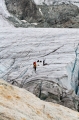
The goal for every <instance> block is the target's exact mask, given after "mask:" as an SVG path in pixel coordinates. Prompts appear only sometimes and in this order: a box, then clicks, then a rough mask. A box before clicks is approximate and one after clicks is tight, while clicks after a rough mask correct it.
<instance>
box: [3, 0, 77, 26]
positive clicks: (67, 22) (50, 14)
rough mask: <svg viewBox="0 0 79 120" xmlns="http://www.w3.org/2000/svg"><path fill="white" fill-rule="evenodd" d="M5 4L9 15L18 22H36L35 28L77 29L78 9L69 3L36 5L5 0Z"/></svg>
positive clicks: (30, 2)
mask: <svg viewBox="0 0 79 120" xmlns="http://www.w3.org/2000/svg"><path fill="white" fill-rule="evenodd" d="M5 3H6V6H7V9H8V11H9V12H10V13H12V14H13V15H14V16H16V17H17V18H19V19H20V20H26V21H28V22H29V23H35V22H36V23H37V25H34V26H35V27H57V28H59V27H64V28H66V27H70V28H71V27H73V28H75V27H79V19H78V16H79V8H78V7H77V6H76V5H73V4H71V3H65V2H62V3H61V4H54V3H53V4H52V5H46V4H42V5H36V4H35V3H34V1H32V0H17V1H16V0H5ZM56 3H57V1H56ZM22 26H23V25H22ZM23 27H24V26H23ZM25 27H27V26H25Z"/></svg>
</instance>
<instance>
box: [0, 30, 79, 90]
mask: <svg viewBox="0 0 79 120" xmlns="http://www.w3.org/2000/svg"><path fill="white" fill-rule="evenodd" d="M78 42H79V30H78V29H53V28H52V29H47V28H46V29H45V28H42V29H41V28H39V29H34V28H28V29H24V28H18V29H17V28H12V29H8V28H5V29H0V66H2V67H1V68H0V71H2V73H0V77H1V78H4V79H5V80H9V79H16V80H17V78H18V79H21V80H26V82H27V81H32V80H36V79H43V80H44V79H45V80H48V81H57V80H58V81H61V82H62V84H63V86H64V87H67V88H68V89H71V82H72V83H73V81H71V76H72V70H73V67H74V63H75V59H76V53H75V49H76V47H77V45H78ZM44 59H45V62H46V63H47V65H46V66H43V60H44ZM38 60H39V61H40V62H37V61H38ZM34 61H36V62H37V70H36V73H35V71H34V69H33V62H34ZM41 61H42V62H41ZM75 68H76V67H75ZM76 71H77V73H76ZM73 72H75V76H77V79H78V67H77V69H75V70H74V71H73ZM73 74H74V73H73ZM74 80H75V78H74ZM74 84H75V83H74ZM74 89H75V88H74Z"/></svg>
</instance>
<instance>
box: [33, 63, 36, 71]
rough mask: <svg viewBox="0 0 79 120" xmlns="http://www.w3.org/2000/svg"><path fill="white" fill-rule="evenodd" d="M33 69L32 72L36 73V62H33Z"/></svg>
mask: <svg viewBox="0 0 79 120" xmlns="http://www.w3.org/2000/svg"><path fill="white" fill-rule="evenodd" d="M33 68H34V70H35V72H36V62H33Z"/></svg>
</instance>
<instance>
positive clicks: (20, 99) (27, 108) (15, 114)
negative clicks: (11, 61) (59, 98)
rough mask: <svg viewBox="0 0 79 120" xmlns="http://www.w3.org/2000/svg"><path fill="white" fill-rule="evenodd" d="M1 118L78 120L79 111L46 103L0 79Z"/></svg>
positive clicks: (2, 119)
mask: <svg viewBox="0 0 79 120" xmlns="http://www.w3.org/2000/svg"><path fill="white" fill-rule="evenodd" d="M0 119H1V120H59V119H60V120H79V113H78V112H75V111H73V110H70V109H68V108H65V107H63V106H61V105H57V104H53V103H47V102H44V101H41V100H40V99H38V98H36V97H35V96H34V95H33V94H31V93H29V92H28V91H26V90H24V89H20V88H18V87H13V86H11V85H9V84H7V83H6V82H4V81H1V80H0Z"/></svg>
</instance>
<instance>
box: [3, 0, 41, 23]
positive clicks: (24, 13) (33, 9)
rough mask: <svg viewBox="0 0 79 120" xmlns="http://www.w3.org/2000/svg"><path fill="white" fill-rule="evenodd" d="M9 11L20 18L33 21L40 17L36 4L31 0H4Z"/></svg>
mask: <svg viewBox="0 0 79 120" xmlns="http://www.w3.org/2000/svg"><path fill="white" fill-rule="evenodd" d="M5 3H6V5H7V8H8V10H9V12H10V13H12V14H13V15H15V16H16V17H17V18H19V19H20V20H24V19H26V20H29V22H35V21H37V19H38V18H40V13H39V12H38V9H37V6H36V5H35V3H34V2H32V1H31V0H17V1H16V0H5Z"/></svg>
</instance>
